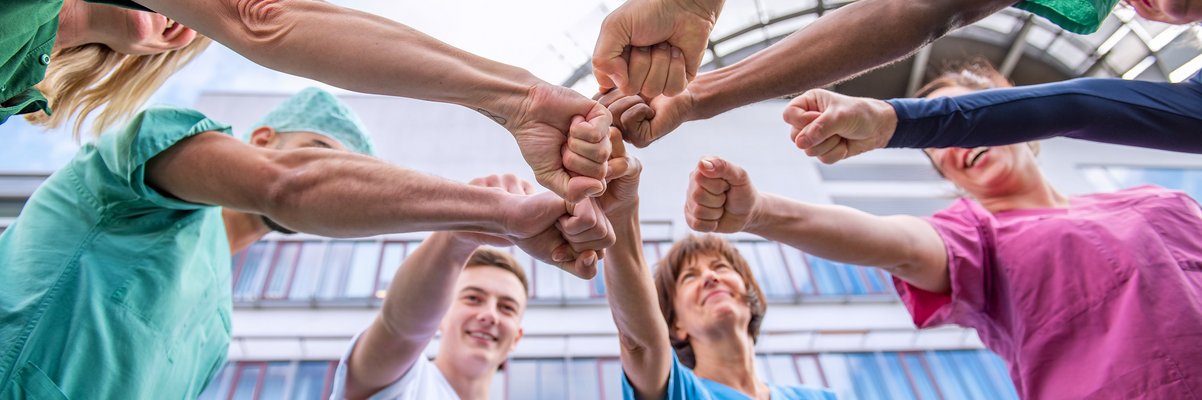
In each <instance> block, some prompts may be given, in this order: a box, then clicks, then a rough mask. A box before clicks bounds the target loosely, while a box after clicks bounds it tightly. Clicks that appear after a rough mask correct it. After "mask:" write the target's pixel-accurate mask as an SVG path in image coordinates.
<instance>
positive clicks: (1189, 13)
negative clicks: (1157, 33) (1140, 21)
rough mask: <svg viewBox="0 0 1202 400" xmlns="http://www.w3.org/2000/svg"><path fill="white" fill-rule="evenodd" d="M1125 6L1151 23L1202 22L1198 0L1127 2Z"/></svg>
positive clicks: (1141, 0)
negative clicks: (1128, 6)
mask: <svg viewBox="0 0 1202 400" xmlns="http://www.w3.org/2000/svg"><path fill="white" fill-rule="evenodd" d="M1127 4H1128V5H1130V6H1131V8H1134V9H1135V12H1136V13H1137V14H1139V16H1141V17H1144V18H1145V19H1149V20H1152V21H1160V22H1164V23H1167V24H1175V25H1181V24H1188V23H1193V22H1198V21H1202V1H1198V0H1129V1H1127Z"/></svg>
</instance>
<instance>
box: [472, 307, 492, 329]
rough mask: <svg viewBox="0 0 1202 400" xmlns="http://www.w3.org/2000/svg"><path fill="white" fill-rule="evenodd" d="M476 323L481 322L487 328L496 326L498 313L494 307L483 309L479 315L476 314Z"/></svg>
mask: <svg viewBox="0 0 1202 400" xmlns="http://www.w3.org/2000/svg"><path fill="white" fill-rule="evenodd" d="M476 321H479V322H480V323H482V324H485V325H486V326H492V325H496V324H497V312H496V310H494V309H493V308H492V307H488V308H485V309H482V310H480V312H479V313H476Z"/></svg>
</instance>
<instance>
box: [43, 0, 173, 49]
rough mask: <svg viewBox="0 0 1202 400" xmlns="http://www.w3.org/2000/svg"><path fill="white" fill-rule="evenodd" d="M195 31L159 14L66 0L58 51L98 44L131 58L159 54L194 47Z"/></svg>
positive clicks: (61, 19)
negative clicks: (189, 46) (188, 46)
mask: <svg viewBox="0 0 1202 400" xmlns="http://www.w3.org/2000/svg"><path fill="white" fill-rule="evenodd" d="M194 39H196V31H193V30H192V29H189V28H188V27H185V26H183V25H180V24H176V23H175V22H174V21H171V20H170V19H168V18H167V17H164V16H162V15H159V14H155V13H151V12H145V11H137V10H131V9H128V8H122V7H117V6H111V5H106V4H96V3H88V2H86V1H83V0H64V1H63V8H62V10H60V11H59V27H58V35H57V36H56V37H55V43H54V47H55V48H59V49H65V48H71V47H76V46H82V45H85V44H91V43H99V44H103V45H105V46H108V47H109V48H111V49H113V50H114V51H116V52H118V53H122V54H129V55H145V54H159V53H165V52H168V51H171V50H177V49H180V48H183V47H184V46H187V45H188V44H189V43H192V40H194Z"/></svg>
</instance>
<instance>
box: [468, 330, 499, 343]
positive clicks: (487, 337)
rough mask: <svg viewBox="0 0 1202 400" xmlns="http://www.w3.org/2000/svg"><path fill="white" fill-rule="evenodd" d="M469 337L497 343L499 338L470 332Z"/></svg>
mask: <svg viewBox="0 0 1202 400" xmlns="http://www.w3.org/2000/svg"><path fill="white" fill-rule="evenodd" d="M468 335H470V336H471V337H474V338H480V339H484V340H487V341H495V340H497V338H496V337H493V336H492V335H489V334H486V333H480V332H468Z"/></svg>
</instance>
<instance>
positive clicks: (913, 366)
mask: <svg viewBox="0 0 1202 400" xmlns="http://www.w3.org/2000/svg"><path fill="white" fill-rule="evenodd" d="M900 358H901V360H902V368H905V370H906V371H907V372H909V373H910V380H911V381H912V382H913V386H914V387H915V388H916V391H917V392H918V395H919V397H921V398H923V399H938V398H941V397H942V396H940V395H939V393H938V392H937V391H936V389H935V383H934V381H933V379H932V377H931V374H930V373H929V372H928V371H927V367H926V365H924V364H923V361H922V355H919V354H914V353H904V354H902V355H901V356H900Z"/></svg>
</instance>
